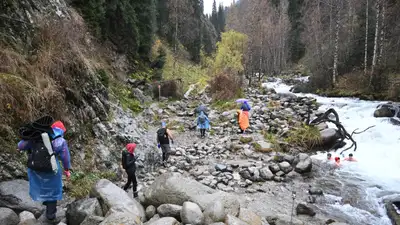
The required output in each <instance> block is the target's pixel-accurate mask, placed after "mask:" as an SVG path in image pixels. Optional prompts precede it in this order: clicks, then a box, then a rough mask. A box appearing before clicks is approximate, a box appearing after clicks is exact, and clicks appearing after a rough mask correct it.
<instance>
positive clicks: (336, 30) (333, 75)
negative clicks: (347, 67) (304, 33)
mask: <svg viewBox="0 0 400 225" xmlns="http://www.w3.org/2000/svg"><path fill="white" fill-rule="evenodd" d="M340 4H341V3H338V5H337V13H336V26H335V52H334V55H333V74H332V87H335V84H336V77H337V74H338V71H337V64H338V54H339V27H340V6H339V5H340Z"/></svg>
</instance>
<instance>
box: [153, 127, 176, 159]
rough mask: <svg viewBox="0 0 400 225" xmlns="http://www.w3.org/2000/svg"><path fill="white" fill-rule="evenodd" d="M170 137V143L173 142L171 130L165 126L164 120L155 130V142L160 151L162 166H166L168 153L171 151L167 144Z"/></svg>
mask: <svg viewBox="0 0 400 225" xmlns="http://www.w3.org/2000/svg"><path fill="white" fill-rule="evenodd" d="M170 139H171V143H172V144H174V139H173V137H172V134H171V131H170V130H169V129H168V128H167V124H166V123H165V122H162V123H161V128H160V129H158V131H157V143H158V148H161V151H162V163H163V165H164V166H166V163H167V161H168V157H169V153H170V152H171V147H170V145H169V140H170Z"/></svg>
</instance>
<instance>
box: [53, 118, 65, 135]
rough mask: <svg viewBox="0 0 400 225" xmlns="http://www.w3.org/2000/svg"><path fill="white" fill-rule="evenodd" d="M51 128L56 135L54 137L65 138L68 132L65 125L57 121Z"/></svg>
mask: <svg viewBox="0 0 400 225" xmlns="http://www.w3.org/2000/svg"><path fill="white" fill-rule="evenodd" d="M51 128H52V129H53V133H54V136H53V135H52V136H53V138H54V137H60V136H63V135H64V133H65V132H66V131H67V129H65V126H64V124H63V123H62V122H61V121H56V122H54V123H53V124H52V125H51Z"/></svg>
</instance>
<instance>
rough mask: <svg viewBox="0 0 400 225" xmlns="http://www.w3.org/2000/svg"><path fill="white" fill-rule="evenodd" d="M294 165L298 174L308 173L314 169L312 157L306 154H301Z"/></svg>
mask: <svg viewBox="0 0 400 225" xmlns="http://www.w3.org/2000/svg"><path fill="white" fill-rule="evenodd" d="M293 164H294V165H295V168H294V170H295V171H296V172H298V173H300V174H301V173H308V172H311V169H312V160H311V158H310V156H308V155H307V154H305V153H300V154H298V155H297V156H296V158H295V159H294V162H293Z"/></svg>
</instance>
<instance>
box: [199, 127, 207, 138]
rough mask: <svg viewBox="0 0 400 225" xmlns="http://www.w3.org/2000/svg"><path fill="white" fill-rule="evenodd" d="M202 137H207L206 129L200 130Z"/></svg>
mask: <svg viewBox="0 0 400 225" xmlns="http://www.w3.org/2000/svg"><path fill="white" fill-rule="evenodd" d="M200 135H201V137H205V136H206V129H200Z"/></svg>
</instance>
